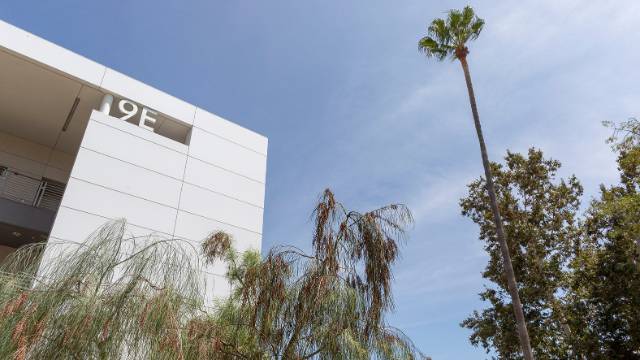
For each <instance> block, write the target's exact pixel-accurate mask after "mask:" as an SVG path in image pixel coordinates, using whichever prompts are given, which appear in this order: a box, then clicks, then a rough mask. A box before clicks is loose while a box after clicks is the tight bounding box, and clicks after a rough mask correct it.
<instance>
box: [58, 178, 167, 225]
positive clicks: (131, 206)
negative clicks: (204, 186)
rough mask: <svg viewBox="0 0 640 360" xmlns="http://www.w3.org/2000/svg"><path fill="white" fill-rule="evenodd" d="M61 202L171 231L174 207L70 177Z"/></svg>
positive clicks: (102, 214)
mask: <svg viewBox="0 0 640 360" xmlns="http://www.w3.org/2000/svg"><path fill="white" fill-rule="evenodd" d="M62 205H63V206H67V207H70V208H72V209H77V210H82V211H86V212H89V213H92V214H99V215H101V216H104V217H106V218H111V219H117V218H125V219H127V221H128V222H130V223H131V224H133V225H137V226H141V227H145V228H147V229H151V230H155V231H159V232H163V233H167V234H171V233H173V224H174V221H175V216H176V209H173V208H170V207H168V206H164V205H160V204H157V203H154V202H151V201H148V200H144V199H140V198H136V197H133V196H130V195H127V194H124V193H121V192H118V191H115V190H110V189H107V188H104V187H101V186H98V185H93V184H90V183H87V182H84V181H82V180H78V179H75V178H73V177H72V178H71V179H69V183H68V185H67V190H66V191H65V194H64V198H63V199H62Z"/></svg>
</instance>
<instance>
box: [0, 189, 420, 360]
mask: <svg viewBox="0 0 640 360" xmlns="http://www.w3.org/2000/svg"><path fill="white" fill-rule="evenodd" d="M410 223H411V214H410V213H409V211H408V209H407V208H406V207H404V206H402V205H390V206H386V207H383V208H380V209H377V210H374V211H370V212H366V213H358V212H354V211H347V210H346V209H344V208H343V207H342V205H341V204H340V203H339V202H337V201H336V200H335V198H334V196H333V194H332V193H331V192H330V191H328V190H327V191H325V192H324V194H323V196H322V198H321V201H320V202H319V204H318V206H317V208H316V210H315V225H316V226H315V232H314V234H313V238H312V244H313V251H312V252H311V253H310V254H305V253H303V252H302V251H301V250H299V249H297V248H294V247H282V248H276V249H273V250H271V251H269V252H268V253H267V254H266V255H265V256H264V258H261V257H260V255H259V254H258V253H256V252H252V251H248V252H245V253H243V254H239V253H236V252H235V251H234V249H233V239H232V238H231V237H230V236H229V235H228V234H226V233H223V232H214V233H213V234H212V235H211V236H210V237H209V238H208V239H206V240H205V241H204V242H203V244H202V248H201V249H195V248H194V247H193V245H190V243H189V242H185V241H179V240H164V239H159V238H155V237H144V238H138V237H133V236H128V235H127V233H126V223H125V222H124V221H119V222H113V223H110V224H107V225H105V226H104V227H102V228H101V229H100V230H98V231H97V232H96V233H95V234H93V235H92V236H91V237H90V238H89V239H87V241H86V242H84V243H83V244H72V243H59V244H53V243H49V244H47V246H46V248H44V247H43V245H32V246H28V247H26V248H22V249H20V250H18V251H17V252H16V253H14V255H13V256H12V258H11V259H10V260H9V261H8V262H7V263H5V264H4V265H3V267H2V269H1V270H2V271H1V272H0V326H1V327H2V329H3V331H2V332H1V333H0V358H3V359H5V358H6V359H16V360H23V359H113V358H121V357H124V358H132V359H274V358H276V359H418V358H424V356H423V355H422V354H421V353H420V352H419V351H418V350H417V349H416V348H415V347H414V346H413V345H412V343H411V341H410V340H409V339H408V338H406V337H405V336H404V335H403V334H402V332H400V331H399V330H397V329H394V328H392V327H389V326H388V325H387V324H386V321H385V314H386V313H387V312H389V311H390V310H391V309H392V308H393V301H392V292H391V281H392V265H393V264H394V263H395V261H396V260H397V258H398V255H399V248H398V247H399V245H400V241H401V240H402V239H403V237H404V234H405V227H406V226H407V225H408V224H410ZM43 251H44V260H42V262H41V263H42V265H41V266H39V261H38V259H40V256H41V254H42V252H43ZM200 251H201V254H203V255H204V257H203V260H204V261H206V262H213V261H216V260H217V259H224V260H226V261H227V262H228V274H227V275H228V278H229V281H230V282H231V283H232V285H233V291H232V294H231V296H230V297H229V298H228V299H226V300H221V301H220V302H219V303H217V304H216V306H213V307H211V306H207V305H205V304H204V301H203V296H202V294H203V288H202V282H203V279H202V278H201V277H200V275H199V274H200V268H199V267H200V264H199V261H197V253H198V252H200ZM34 260H35V261H34ZM209 305H211V304H209Z"/></svg>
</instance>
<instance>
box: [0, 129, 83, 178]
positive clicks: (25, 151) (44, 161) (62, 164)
mask: <svg viewBox="0 0 640 360" xmlns="http://www.w3.org/2000/svg"><path fill="white" fill-rule="evenodd" d="M0 121H2V119H0ZM73 159H74V156H73V155H72V154H67V153H63V152H60V151H57V150H53V149H52V148H50V147H47V146H44V145H40V144H36V143H34V142H31V141H28V140H25V139H22V138H19V137H16V136H13V135H11V134H7V133H3V132H0V165H4V166H7V167H9V168H12V169H14V170H16V171H18V172H20V173H22V174H24V175H28V176H31V177H34V178H37V179H39V178H41V177H46V178H49V179H52V180H56V181H60V182H63V183H66V182H67V180H68V179H69V174H70V173H71V168H72V167H73Z"/></svg>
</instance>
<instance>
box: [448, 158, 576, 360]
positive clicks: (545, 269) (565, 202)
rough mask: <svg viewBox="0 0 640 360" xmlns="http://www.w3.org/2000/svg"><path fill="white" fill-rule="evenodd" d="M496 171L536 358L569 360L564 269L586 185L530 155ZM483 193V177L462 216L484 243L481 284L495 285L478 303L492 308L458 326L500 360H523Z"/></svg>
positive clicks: (496, 166) (497, 166)
mask: <svg viewBox="0 0 640 360" xmlns="http://www.w3.org/2000/svg"><path fill="white" fill-rule="evenodd" d="M491 166H492V173H493V174H494V176H495V189H496V193H497V202H498V206H499V209H500V213H501V214H503V218H502V219H503V221H504V229H505V232H506V235H507V236H508V238H509V239H512V240H511V241H510V243H509V252H510V253H511V254H512V260H513V267H514V271H515V274H516V276H517V277H518V279H519V292H520V294H521V297H522V304H523V309H524V316H525V318H526V321H527V324H528V328H529V334H530V336H531V345H532V347H533V351H534V354H535V356H536V357H537V358H539V359H567V358H571V357H572V356H573V355H574V353H573V352H572V350H571V347H570V339H571V329H570V327H569V323H568V321H569V319H568V318H567V313H566V311H565V310H564V308H565V305H564V302H563V298H562V294H563V293H564V292H565V290H566V288H567V284H568V282H569V273H568V272H566V271H565V269H566V268H567V267H568V265H569V263H570V261H571V260H572V259H573V253H574V248H575V246H576V245H577V244H578V242H579V223H578V220H577V217H576V213H577V211H578V209H579V206H580V196H581V195H582V186H581V185H580V183H579V182H578V180H577V179H576V178H575V177H574V176H572V177H570V178H568V179H567V180H563V179H560V180H558V179H556V176H557V171H558V169H559V168H560V163H559V162H558V161H555V160H551V159H545V158H544V156H543V153H542V152H541V151H539V150H536V149H533V148H532V149H530V150H529V152H528V154H527V156H523V155H521V154H518V153H511V152H508V153H507V155H506V157H505V164H504V165H500V164H496V163H492V165H491ZM485 187H486V179H484V178H480V179H478V180H476V181H474V182H472V183H471V184H470V185H469V186H468V189H469V193H468V195H467V196H466V197H465V198H464V199H462V200H461V202H460V205H461V207H462V214H463V215H465V216H467V217H469V218H470V219H472V220H473V222H475V223H476V224H478V225H479V227H480V240H482V241H483V242H484V244H485V246H484V247H485V250H486V251H487V253H488V254H489V263H488V264H487V267H486V269H485V271H484V272H483V277H484V278H485V279H487V280H489V281H490V282H491V284H490V285H489V286H488V287H486V288H485V290H484V291H483V292H482V293H480V297H481V299H482V300H483V301H486V302H488V303H489V305H490V306H489V307H488V308H486V309H484V310H482V311H474V313H473V314H472V315H471V316H470V317H469V318H467V319H466V320H464V321H463V322H462V324H461V326H463V327H466V328H468V329H470V330H472V334H471V336H470V340H471V343H472V344H473V345H476V346H478V345H481V346H482V347H483V348H484V349H485V350H487V352H489V351H494V352H495V353H496V354H497V355H498V356H499V358H500V359H519V358H521V356H522V355H521V353H520V348H519V341H518V338H517V337H516V336H515V328H516V322H515V319H514V317H513V313H512V312H511V311H510V309H511V307H512V304H511V299H510V297H509V292H508V284H507V282H506V281H505V278H504V276H503V272H502V267H503V264H502V262H503V258H502V256H501V252H500V243H499V238H498V234H497V227H496V222H495V218H494V217H493V216H492V209H491V207H490V199H489V198H488V196H487V193H486V191H485Z"/></svg>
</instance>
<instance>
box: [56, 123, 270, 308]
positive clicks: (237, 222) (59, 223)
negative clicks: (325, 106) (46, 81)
mask: <svg viewBox="0 0 640 360" xmlns="http://www.w3.org/2000/svg"><path fill="white" fill-rule="evenodd" d="M266 145H267V144H266V139H265V138H264V137H262V136H259V135H257V134H255V133H252V132H250V131H248V130H245V129H243V128H241V127H239V126H237V125H234V124H231V123H229V122H227V121H226V120H223V119H221V118H218V117H216V116H214V115H212V114H209V113H206V112H200V113H199V114H196V116H195V119H194V124H193V129H192V133H191V137H190V144H189V145H184V144H181V143H179V142H176V141H173V140H170V139H167V138H165V137H162V136H160V135H158V134H156V133H153V132H150V131H147V130H145V129H143V128H140V127H138V126H135V125H133V124H131V123H127V122H125V121H122V120H119V119H117V118H115V117H111V116H107V115H105V114H102V113H100V112H97V111H94V112H93V113H92V115H91V118H90V120H89V123H88V126H87V129H86V132H85V136H84V138H83V140H82V144H81V147H80V150H79V153H78V155H77V158H76V162H75V165H74V166H73V170H72V172H71V177H70V179H69V182H68V185H67V190H66V192H65V195H64V197H63V200H62V204H61V206H60V209H59V211H58V215H57V218H56V220H55V223H54V226H53V229H52V231H51V236H50V239H51V240H53V241H56V240H66V241H69V240H70V241H75V242H81V241H83V240H84V239H85V238H86V237H87V236H88V235H89V234H91V232H93V231H94V230H95V229H96V228H98V227H99V226H100V225H102V224H103V223H105V222H106V221H108V220H111V219H116V218H126V219H127V221H128V222H129V224H130V231H131V232H132V233H133V234H136V235H142V234H149V233H152V232H153V233H157V234H158V235H160V236H164V237H177V238H182V239H186V240H188V241H189V242H191V243H192V244H193V245H195V246H196V247H199V246H200V242H201V241H202V239H204V238H205V237H206V236H207V235H208V234H209V233H210V232H212V231H215V230H224V231H226V232H228V233H230V234H231V235H233V237H234V238H235V240H236V243H235V245H236V247H237V248H238V250H241V251H243V250H246V249H249V248H252V249H256V250H260V246H261V239H262V218H263V207H264V187H265V183H264V182H265V176H266ZM205 271H206V278H207V296H208V298H209V299H212V297H213V296H224V295H227V294H228V293H229V285H228V283H227V281H226V279H225V278H224V272H225V267H224V265H223V264H221V263H218V264H214V265H212V266H209V267H207V268H206V269H205Z"/></svg>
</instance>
